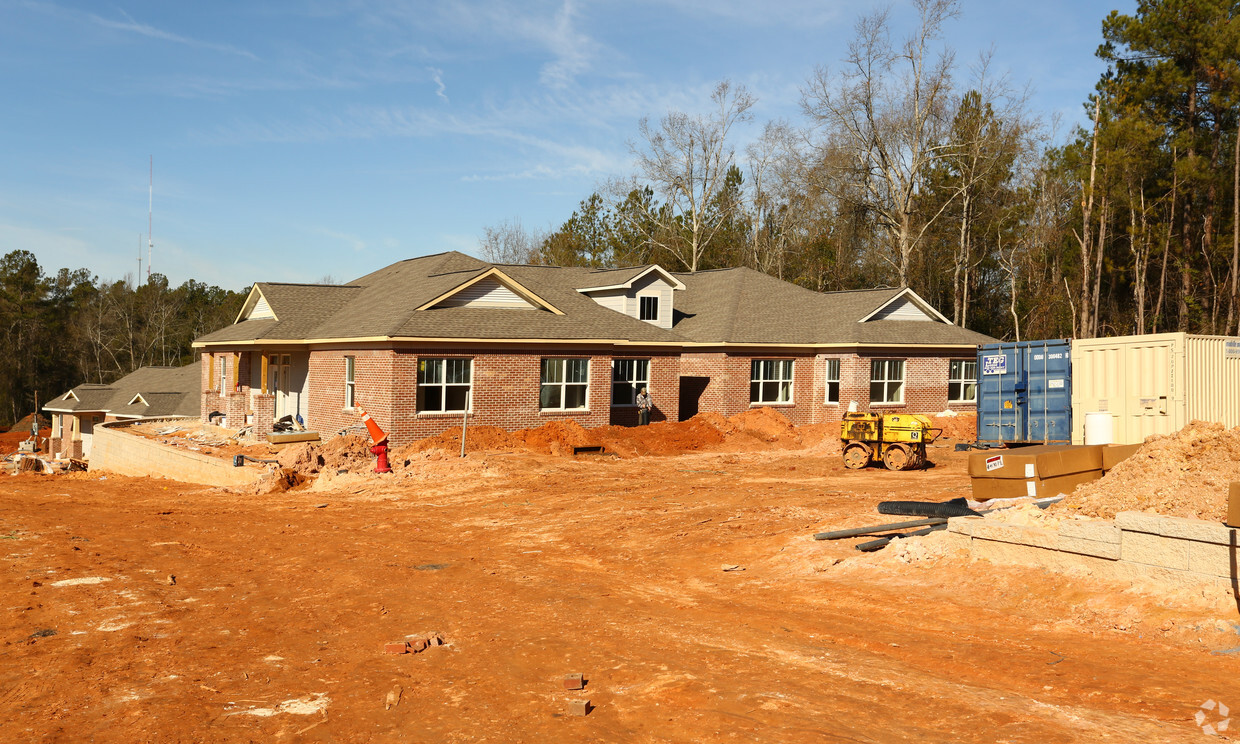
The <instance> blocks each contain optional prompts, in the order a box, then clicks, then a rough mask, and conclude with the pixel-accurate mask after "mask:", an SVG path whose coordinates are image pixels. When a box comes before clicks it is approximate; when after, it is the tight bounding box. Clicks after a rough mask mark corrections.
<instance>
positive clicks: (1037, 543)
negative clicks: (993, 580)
mask: <svg viewBox="0 0 1240 744" xmlns="http://www.w3.org/2000/svg"><path fill="white" fill-rule="evenodd" d="M1058 538H1059V536H1058V534H1057V533H1055V532H1052V531H1051V530H1044V529H1042V528H1040V527H1025V526H1023V525H1017V524H1004V523H1002V522H991V521H981V522H978V523H976V524H974V525H973V539H974V540H994V541H997V542H1005V543H1013V544H1016V545H1031V546H1033V547H1036V548H1047V549H1049V550H1057V549H1058V548H1059V545H1058V542H1059V540H1058Z"/></svg>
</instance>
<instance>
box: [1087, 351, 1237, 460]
mask: <svg viewBox="0 0 1240 744" xmlns="http://www.w3.org/2000/svg"><path fill="white" fill-rule="evenodd" d="M1096 411H1105V412H1109V413H1110V414H1111V417H1112V418H1111V421H1112V435H1113V436H1112V441H1113V442H1114V443H1115V444H1138V443H1140V442H1143V441H1145V438H1146V437H1148V436H1150V435H1151V434H1171V433H1173V432H1176V431H1179V430H1180V429H1182V428H1184V426H1185V425H1186V424H1187V423H1188V422H1189V421H1193V420H1195V419H1200V420H1203V421H1217V422H1219V423H1221V424H1223V425H1225V426H1228V427H1232V426H1240V338H1236V337H1232V336H1190V335H1188V334H1186V333H1155V334H1149V335H1146V336H1120V337H1118V338H1089V339H1079V340H1074V341H1073V342H1072V441H1073V443H1075V444H1082V443H1084V441H1085V414H1087V413H1093V412H1096Z"/></svg>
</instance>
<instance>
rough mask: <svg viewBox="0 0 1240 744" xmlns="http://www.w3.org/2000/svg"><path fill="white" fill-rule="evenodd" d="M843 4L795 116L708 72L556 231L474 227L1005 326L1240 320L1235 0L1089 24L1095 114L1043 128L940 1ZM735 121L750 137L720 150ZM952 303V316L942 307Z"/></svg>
mask: <svg viewBox="0 0 1240 744" xmlns="http://www.w3.org/2000/svg"><path fill="white" fill-rule="evenodd" d="M913 5H914V6H915V8H916V11H917V19H918V21H917V24H916V27H915V29H914V30H913V31H912V32H911V33H910V34H908V35H907V36H906V37H904V38H903V39H895V38H894V33H893V29H892V22H891V17H890V15H889V13H888V11H879V12H877V13H873V14H870V15H866V16H864V17H862V18H860V19H859V20H858V21H857V23H856V26H855V34H854V37H853V39H852V41H851V42H850V43H849V45H848V47H847V49H846V51H845V54H844V55H843V57H842V59H841V60H840V61H839V63H838V65H836V66H833V67H823V68H820V69H818V70H816V71H815V72H814V73H813V74H812V75H811V76H810V78H809V79H808V80H806V82H805V83H804V85H803V86H802V89H801V111H802V118H801V119H800V120H799V121H796V122H789V121H773V122H767V123H765V125H764V126H762V127H760V128H759V127H757V124H758V123H757V122H754V121H753V114H752V109H753V107H754V105H755V103H756V99H755V97H754V95H753V94H752V93H750V92H749V91H748V90H746V89H745V88H744V87H743V86H737V85H733V84H731V83H729V82H723V83H720V84H719V85H718V87H716V88H715V90H714V94H713V96H712V98H711V106H710V107H709V108H708V110H707V111H706V112H705V113H702V114H697V115H690V114H686V113H682V112H678V111H672V112H669V113H668V114H666V115H665V116H663V117H662V118H660V119H659V120H657V121H652V120H650V119H648V118H647V119H643V120H642V121H641V122H640V123H639V125H638V134H637V136H636V137H635V139H634V140H633V141H632V142H631V143H630V150H631V153H632V156H633V163H634V166H635V167H634V173H632V174H630V175H629V176H627V177H617V178H613V179H611V180H609V181H607V182H606V183H604V184H601V185H600V186H599V188H598V189H597V190H596V192H595V193H593V194H590V195H589V196H588V197H586V198H585V199H583V200H582V201H581V203H580V205H579V206H578V208H577V209H576V210H575V211H574V212H573V213H572V214H571V215H570V216H569V217H568V218H567V219H566V220H565V221H564V222H563V223H562V224H561V225H560V226H558V227H556V228H554V229H550V230H548V231H545V232H542V231H537V230H528V229H526V228H525V227H524V226H523V225H522V224H521V222H520V221H519V220H514V221H510V222H506V223H502V224H499V225H496V226H494V227H489V228H487V229H486V230H485V231H484V234H483V235H482V236H481V240H480V243H481V245H480V250H481V252H482V254H483V255H484V256H485V257H486V258H488V259H490V260H493V261H500V262H532V263H544V264H555V265H583V266H597V267H609V266H624V265H633V264H643V263H649V262H656V263H660V264H664V265H666V266H668V267H672V268H675V269H676V270H681V271H701V270H708V269H712V268H721V267H731V266H748V267H750V268H753V269H756V270H758V271H763V272H766V273H769V274H772V275H774V276H778V277H780V278H782V279H785V280H787V281H791V282H794V283H797V284H799V285H802V286H805V287H807V288H810V289H814V290H818V291H828V290H838V289H855V288H864V287H876V286H909V287H912V288H913V289H914V290H915V291H917V292H918V294H920V295H922V296H923V297H925V298H926V299H927V300H929V301H930V302H932V303H934V304H935V305H936V306H938V307H940V308H942V309H943V310H944V311H945V313H946V314H947V315H949V317H951V318H952V320H953V321H954V322H956V323H959V324H960V325H963V326H967V327H969V328H972V329H974V330H977V331H981V332H983V333H987V334H989V335H992V336H995V337H998V338H1003V339H1009V340H1011V339H1015V340H1021V339H1032V338H1056V337H1065V336H1072V337H1081V338H1087V337H1094V336H1103V335H1124V334H1141V333H1152V332H1160V331H1189V332H1193V333H1213V334H1233V333H1236V332H1237V327H1238V326H1240V293H1238V291H1237V282H1238V276H1237V274H1238V272H1237V267H1238V265H1240V147H1237V140H1238V139H1240V117H1238V116H1237V105H1238V104H1240V68H1238V65H1240V22H1237V10H1238V9H1240V2H1229V1H1227V0H1200V1H1199V2H1194V3H1182V2H1173V1H1171V0H1142V1H1141V2H1139V3H1138V7H1137V9H1136V12H1135V13H1134V14H1133V15H1124V14H1121V13H1119V12H1114V11H1113V12H1112V13H1111V14H1110V15H1108V16H1107V17H1106V18H1105V19H1103V20H1102V23H1101V39H1100V46H1099V48H1098V50H1097V55H1098V57H1099V58H1100V59H1102V60H1103V61H1105V62H1106V63H1107V69H1106V72H1105V73H1104V74H1103V75H1102V77H1101V79H1100V80H1099V81H1098V83H1097V85H1096V88H1095V90H1094V91H1093V93H1092V94H1091V95H1090V96H1089V98H1088V100H1087V101H1085V102H1083V105H1084V106H1085V108H1086V110H1087V111H1088V113H1089V117H1090V122H1091V123H1090V125H1089V126H1087V127H1078V128H1076V129H1075V130H1074V131H1071V132H1067V133H1066V134H1060V133H1059V132H1058V131H1057V128H1056V125H1055V122H1053V121H1051V122H1048V121H1046V120H1044V119H1043V118H1041V117H1039V116H1038V115H1037V114H1036V112H1032V111H1030V110H1029V106H1028V95H1027V91H1026V90H1022V89H1019V88H1017V87H1014V86H1013V85H1011V83H1010V81H1008V80H1007V79H1006V78H1005V77H1004V76H997V75H995V74H993V71H992V69H991V65H990V61H989V59H988V57H987V56H982V57H980V58H979V59H978V60H976V61H974V62H972V63H971V64H968V65H963V66H962V65H960V64H958V62H957V60H956V59H955V56H954V54H953V52H952V50H951V49H950V48H948V47H947V46H946V45H945V44H943V42H942V32H943V29H944V26H945V24H947V23H948V22H950V21H951V20H952V19H954V18H955V17H956V16H957V14H958V12H959V4H958V2H957V0H915V1H914V3H913ZM742 127H745V128H748V130H749V131H758V130H759V129H760V131H761V134H760V135H758V136H756V137H754V138H753V139H752V141H750V142H748V143H747V144H746V146H745V147H744V149H743V151H742V152H741V153H740V154H738V152H737V149H736V148H737V145H736V141H737V139H738V135H737V132H738V130H739V129H741V128H742ZM948 309H950V311H948Z"/></svg>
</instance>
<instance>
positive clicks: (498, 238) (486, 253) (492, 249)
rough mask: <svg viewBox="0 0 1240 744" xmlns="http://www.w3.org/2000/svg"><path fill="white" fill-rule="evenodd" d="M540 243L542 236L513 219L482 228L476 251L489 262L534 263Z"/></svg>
mask: <svg viewBox="0 0 1240 744" xmlns="http://www.w3.org/2000/svg"><path fill="white" fill-rule="evenodd" d="M541 243H542V236H540V235H538V234H536V233H531V232H529V231H527V230H526V229H525V228H524V227H523V226H522V225H521V220H519V219H515V220H511V221H505V222H501V223H500V224H498V225H495V226H494V227H486V228H483V231H482V238H480V239H479V240H478V251H479V253H481V254H482V259H483V260H484V261H489V262H491V263H505V264H525V263H536V262H537V259H538V249H539V246H540V245H541Z"/></svg>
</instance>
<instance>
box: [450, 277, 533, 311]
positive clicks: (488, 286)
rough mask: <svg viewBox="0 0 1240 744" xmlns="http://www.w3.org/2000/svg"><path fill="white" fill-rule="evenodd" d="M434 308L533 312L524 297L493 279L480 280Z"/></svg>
mask: <svg viewBox="0 0 1240 744" xmlns="http://www.w3.org/2000/svg"><path fill="white" fill-rule="evenodd" d="M435 307H493V308H507V309H511V310H535V309H537V308H535V307H534V306H533V305H531V304H530V303H529V302H527V301H526V299H525V298H524V297H522V296H521V295H519V294H517V293H516V292H514V291H512V290H511V289H509V288H508V287H506V286H504V284H503V282H500V281H499V280H498V279H495V278H493V277H487V278H486V279H481V280H479V281H477V282H474V283H473V284H471V285H469V286H468V287H465V288H464V289H462V290H460V291H459V292H456V293H455V294H453V295H452V296H451V297H447V298H444V299H443V300H442V301H440V302H439V304H437V305H435Z"/></svg>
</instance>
